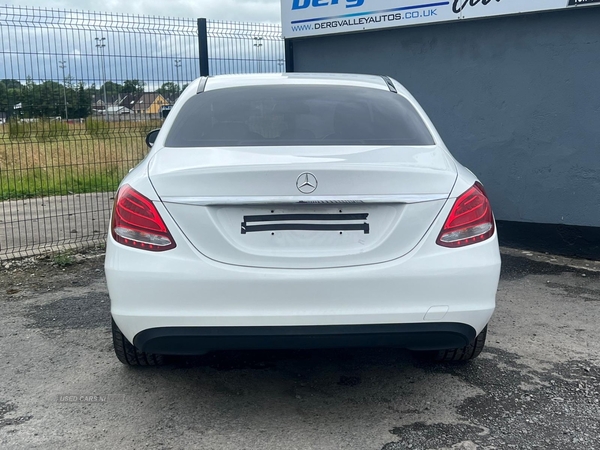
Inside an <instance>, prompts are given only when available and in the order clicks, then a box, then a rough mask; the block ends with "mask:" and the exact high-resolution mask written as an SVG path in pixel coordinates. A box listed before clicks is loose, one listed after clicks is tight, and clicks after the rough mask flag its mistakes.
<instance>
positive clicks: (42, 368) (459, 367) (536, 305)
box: [0, 250, 600, 450]
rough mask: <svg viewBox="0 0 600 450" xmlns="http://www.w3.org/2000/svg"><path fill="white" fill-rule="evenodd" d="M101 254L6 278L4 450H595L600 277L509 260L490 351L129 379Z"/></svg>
mask: <svg viewBox="0 0 600 450" xmlns="http://www.w3.org/2000/svg"><path fill="white" fill-rule="evenodd" d="M102 263H103V258H102V255H101V254H87V255H84V256H76V257H71V258H65V257H62V258H56V257H55V258H54V259H53V258H46V259H34V258H30V259H26V260H23V261H14V262H8V263H3V264H2V267H0V356H1V358H0V448H2V449H13V448H14V449H61V450H62V449H81V448H98V449H107V448H134V449H138V448H142V449H143V448H160V449H184V448H185V449H191V448H198V449H228V450H231V449H286V450H291V449H361V450H362V449H377V450H379V449H383V450H400V449H402V450H404V449H510V448H515V449H586V450H590V449H591V450H593V449H600V405H599V401H600V338H599V333H598V332H599V330H600V326H599V324H600V271H599V269H600V266H599V265H598V264H597V263H590V262H583V261H577V260H564V259H561V258H555V257H553V256H551V255H534V254H531V253H529V252H520V251H514V250H504V251H503V263H504V267H503V273H502V279H501V283H500V288H499V291H498V309H497V312H496V314H495V315H494V317H493V319H492V322H491V324H490V331H489V335H488V345H487V347H486V349H485V350H484V352H483V353H482V355H481V356H480V357H479V358H478V359H476V360H475V361H472V362H470V363H467V364H441V365H440V364H437V365H436V364H429V363H423V362H420V361H418V360H416V359H414V358H413V357H412V355H411V354H410V353H408V352H406V351H402V350H389V349H361V350H352V349H346V350H321V351H285V352H268V351H262V352H228V353H213V354H208V355H206V356H203V357H197V358H187V359H180V360H176V361H175V362H174V363H173V364H171V365H168V366H166V367H160V368H140V369H135V368H128V367H125V366H123V365H121V364H120V363H119V362H118V361H117V359H116V357H115V355H114V353H113V350H112V342H111V336H110V329H109V325H110V315H109V298H108V294H107V290H106V284H105V280H104V273H103V270H102Z"/></svg>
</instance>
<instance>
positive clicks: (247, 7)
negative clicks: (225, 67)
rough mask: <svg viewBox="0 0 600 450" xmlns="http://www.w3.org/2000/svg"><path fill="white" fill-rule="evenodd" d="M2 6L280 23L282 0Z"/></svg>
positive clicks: (62, 0) (52, 0)
mask: <svg viewBox="0 0 600 450" xmlns="http://www.w3.org/2000/svg"><path fill="white" fill-rule="evenodd" d="M2 3H3V4H5V5H19V6H34V7H43V8H60V9H74V10H75V9H76V10H84V11H103V12H104V11H105V12H114V13H127V14H143V15H155V16H169V17H188V18H199V17H205V18H207V19H213V20H231V21H236V22H270V23H279V22H280V21H281V14H280V0H162V1H161V0H103V1H98V0H17V1H15V0H9V1H4V2H2Z"/></svg>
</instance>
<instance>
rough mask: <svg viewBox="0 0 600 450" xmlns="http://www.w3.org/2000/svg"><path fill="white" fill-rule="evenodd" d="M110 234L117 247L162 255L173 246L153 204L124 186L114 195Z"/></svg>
mask: <svg viewBox="0 0 600 450" xmlns="http://www.w3.org/2000/svg"><path fill="white" fill-rule="evenodd" d="M111 233H112V236H113V238H114V240H115V241H117V242H119V243H120V244H123V245H126V246H128V247H134V248H139V249H142V250H149V251H152V252H163V251H165V250H170V249H172V248H175V246H176V245H175V240H174V239H173V236H171V233H169V230H168V229H167V226H166V225H165V222H164V221H163V220H162V218H161V217H160V214H159V213H158V210H157V209H156V207H155V206H154V203H152V201H151V200H150V199H148V198H146V197H144V196H143V195H142V194H140V193H139V192H138V191H136V190H135V189H133V188H132V187H131V186H129V185H127V184H126V185H124V186H123V187H122V188H121V189H119V192H118V193H117V198H116V200H115V206H114V210H113V216H112V223H111Z"/></svg>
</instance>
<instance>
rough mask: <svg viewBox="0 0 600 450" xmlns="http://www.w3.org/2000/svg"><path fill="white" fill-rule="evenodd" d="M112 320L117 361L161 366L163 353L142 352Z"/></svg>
mask: <svg viewBox="0 0 600 450" xmlns="http://www.w3.org/2000/svg"><path fill="white" fill-rule="evenodd" d="M111 322H112V337H113V346H114V348H115V354H116V355H117V358H118V359H119V361H121V362H122V363H123V364H125V365H127V366H162V365H163V364H164V363H165V358H164V356H163V355H154V354H152V353H144V352H142V351H140V350H138V349H137V348H136V347H135V346H134V345H133V344H131V343H130V342H129V341H128V340H127V338H126V337H125V336H123V333H121V330H119V327H118V326H117V324H116V323H115V321H114V320H111Z"/></svg>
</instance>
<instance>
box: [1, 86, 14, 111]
mask: <svg viewBox="0 0 600 450" xmlns="http://www.w3.org/2000/svg"><path fill="white" fill-rule="evenodd" d="M10 106H11V107H12V105H10ZM8 108H9V104H8V88H7V87H6V85H5V84H4V83H3V82H2V81H0V112H3V113H5V112H8Z"/></svg>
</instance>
